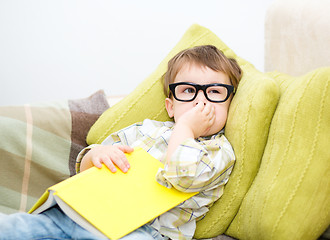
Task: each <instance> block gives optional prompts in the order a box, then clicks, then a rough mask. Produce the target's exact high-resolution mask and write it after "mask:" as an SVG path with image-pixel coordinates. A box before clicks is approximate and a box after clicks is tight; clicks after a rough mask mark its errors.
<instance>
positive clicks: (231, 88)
mask: <svg viewBox="0 0 330 240" xmlns="http://www.w3.org/2000/svg"><path fill="white" fill-rule="evenodd" d="M179 85H189V86H192V87H194V88H195V89H196V92H195V96H194V97H193V98H192V99H190V100H182V99H178V98H177V96H176V95H175V88H176V86H179ZM213 86H220V87H225V88H226V89H227V96H226V98H225V99H224V100H220V101H215V100H211V99H209V97H208V96H207V93H206V89H207V88H208V87H213ZM168 87H169V89H170V93H172V94H173V97H174V98H175V99H176V100H178V101H180V102H191V101H194V100H195V98H196V97H197V95H198V92H199V91H200V90H202V91H203V93H204V96H205V98H206V99H207V100H208V101H210V102H214V103H222V102H225V101H227V100H228V98H229V97H230V95H231V94H232V93H233V94H235V92H236V89H235V87H234V86H233V85H228V84H222V83H211V84H205V85H200V84H196V83H190V82H178V83H170V84H169V86H168Z"/></svg>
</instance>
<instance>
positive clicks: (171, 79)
mask: <svg viewBox="0 0 330 240" xmlns="http://www.w3.org/2000/svg"><path fill="white" fill-rule="evenodd" d="M241 75H242V72H241V70H240V68H239V66H238V64H237V63H236V61H235V60H233V59H228V58H226V57H225V56H224V55H223V54H222V52H220V51H219V50H218V49H217V48H215V47H214V46H210V45H207V46H199V47H194V48H191V49H187V50H184V51H182V52H180V53H178V54H177V55H176V56H175V57H174V58H172V59H171V60H170V61H169V63H168V71H167V72H166V74H165V76H164V90H165V93H166V95H167V96H168V98H166V100H165V107H166V110H167V112H168V115H169V116H170V117H173V118H174V122H175V123H174V122H158V121H154V120H148V119H147V120H145V121H143V122H142V123H137V124H134V125H131V126H129V127H127V128H124V129H122V130H120V131H118V132H116V133H113V134H111V135H110V136H109V137H108V138H107V139H105V140H104V142H103V143H102V145H91V146H89V147H87V148H86V149H84V150H83V151H82V152H81V153H80V154H79V156H78V158H77V166H76V167H77V172H80V171H84V170H86V169H88V168H90V167H92V166H96V167H101V165H102V164H105V165H106V166H107V167H108V168H109V169H110V170H111V171H112V172H115V171H116V168H115V166H117V167H118V168H119V169H120V170H121V171H123V172H127V171H129V168H130V166H129V162H128V161H127V159H126V157H125V154H124V153H125V152H127V153H129V152H132V151H133V148H134V147H141V148H143V149H145V150H146V151H147V152H149V153H150V154H151V155H153V156H154V157H155V158H157V159H159V160H160V161H161V162H163V163H164V169H160V170H159V171H158V173H157V176H156V179H157V181H158V182H159V183H160V184H162V185H164V186H166V187H174V188H176V189H178V190H180V191H183V192H199V193H198V194H197V195H195V196H194V197H192V198H190V199H188V200H186V201H185V202H183V203H182V204H180V205H179V206H177V207H175V208H173V209H171V210H169V211H168V212H166V213H164V214H162V215H160V216H159V217H157V218H155V219H154V220H153V221H151V222H149V223H148V224H145V225H144V226H142V227H140V228H139V229H137V230H135V231H133V232H132V233H130V234H128V235H127V236H125V237H123V238H122V239H123V240H132V239H146V240H147V239H192V237H193V235H194V232H195V229H196V220H199V219H201V218H202V217H203V216H204V215H205V214H206V213H207V211H208V210H209V207H210V206H211V205H212V203H213V202H215V201H216V200H218V199H219V198H220V196H221V195H222V193H223V186H224V185H225V184H226V183H227V181H228V178H229V175H230V173H231V170H232V168H233V165H234V161H235V156H234V152H233V149H232V147H231V145H230V144H229V142H228V140H227V139H226V138H225V136H224V135H223V132H224V131H223V129H224V126H225V123H226V120H227V114H228V109H229V105H230V102H231V99H232V97H233V93H234V91H235V88H236V87H237V85H238V82H239V80H240V78H241ZM96 184H97V183H96ZM20 238H21V239H41V238H42V239H45V238H52V239H54V238H56V239H58V238H64V239H65V238H69V239H72V238H74V239H98V237H97V236H93V235H92V234H91V233H89V232H88V231H86V230H85V229H83V228H81V227H80V226H78V225H77V224H75V223H74V222H73V221H71V220H70V219H69V218H68V217H67V216H66V215H65V214H64V213H63V212H62V211H61V210H60V209H59V208H58V207H54V208H51V209H50V210H47V211H45V212H44V213H42V214H39V215H28V214H24V213H18V214H13V215H9V216H0V239H20Z"/></svg>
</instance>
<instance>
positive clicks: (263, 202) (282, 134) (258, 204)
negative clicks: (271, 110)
mask: <svg viewBox="0 0 330 240" xmlns="http://www.w3.org/2000/svg"><path fill="white" fill-rule="evenodd" d="M269 76H271V77H273V78H275V79H277V80H278V82H279V85H280V87H281V92H282V95H281V98H280V101H279V104H278V107H277V109H276V112H275V115H274V118H273V121H272V124H271V128H270V132H269V138H268V142H267V146H266V148H265V153H264V156H263V158H262V163H261V165H260V170H259V172H258V175H257V176H256V178H255V180H254V182H253V184H252V186H251V188H250V190H249V191H248V193H247V195H246V196H245V198H244V200H243V203H242V206H241V207H240V209H239V212H238V214H237V216H236V217H235V219H234V221H233V222H232V224H231V225H230V227H229V229H228V231H227V234H229V235H231V236H234V237H236V238H238V239H243V238H244V239H279V240H282V239H302V240H304V239H317V238H318V237H319V236H320V235H321V234H322V232H323V231H324V230H325V229H326V228H327V227H328V225H329V223H330V198H329V196H330V187H329V186H330V176H329V173H330V148H329V139H330V138H329V137H330V86H329V85H330V68H321V69H317V70H315V71H313V72H311V73H309V74H307V75H305V76H301V77H296V78H294V77H290V76H288V75H284V74H280V73H271V74H269Z"/></svg>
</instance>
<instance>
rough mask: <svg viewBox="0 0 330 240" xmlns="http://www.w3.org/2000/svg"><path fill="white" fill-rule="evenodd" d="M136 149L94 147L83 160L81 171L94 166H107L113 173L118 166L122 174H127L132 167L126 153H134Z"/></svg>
mask: <svg viewBox="0 0 330 240" xmlns="http://www.w3.org/2000/svg"><path fill="white" fill-rule="evenodd" d="M133 151H134V149H133V148H131V147H129V146H122V145H120V146H112V145H99V146H96V147H93V148H92V149H91V150H90V151H89V152H88V153H87V154H86V155H85V156H84V157H83V159H82V161H81V165H80V169H81V171H84V170H86V169H88V168H91V167H92V166H95V167H97V168H101V167H102V163H103V164H105V165H106V166H107V167H108V168H109V169H110V171H111V172H113V173H114V172H116V171H117V169H116V167H115V166H117V167H118V168H119V169H120V170H121V171H122V172H124V173H125V172H127V171H128V169H129V168H130V165H129V163H128V161H127V158H126V156H125V154H124V153H130V152H133Z"/></svg>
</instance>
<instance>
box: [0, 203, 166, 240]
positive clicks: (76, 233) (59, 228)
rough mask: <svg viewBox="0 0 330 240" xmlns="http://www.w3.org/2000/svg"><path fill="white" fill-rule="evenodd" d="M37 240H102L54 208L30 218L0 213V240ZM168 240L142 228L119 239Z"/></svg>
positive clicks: (23, 214) (151, 229)
mask: <svg viewBox="0 0 330 240" xmlns="http://www.w3.org/2000/svg"><path fill="white" fill-rule="evenodd" d="M20 239H22V240H23V239H24V240H28V239H29V240H32V239H34V240H36V239H44V240H45V239H101V238H99V237H97V236H95V235H93V234H92V233H90V232H88V231H87V230H85V229H83V228H82V227H80V226H79V225H78V224H76V223H75V222H73V221H72V220H71V219H70V218H69V217H68V216H66V215H65V214H64V213H63V212H62V211H61V210H60V209H59V208H57V207H53V208H51V209H49V210H47V211H45V212H44V213H42V214H38V215H31V214H27V213H15V214H11V215H5V214H1V213H0V240H20ZM153 239H157V240H167V239H168V238H167V237H163V236H162V235H161V234H160V233H159V232H158V231H157V230H155V229H153V228H152V227H151V226H149V225H147V224H146V225H144V226H142V227H140V228H138V229H137V230H135V231H133V232H132V233H130V234H128V235H126V236H125V237H123V238H121V240H153Z"/></svg>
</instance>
